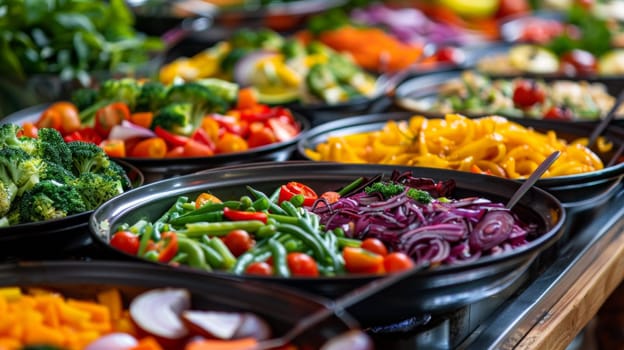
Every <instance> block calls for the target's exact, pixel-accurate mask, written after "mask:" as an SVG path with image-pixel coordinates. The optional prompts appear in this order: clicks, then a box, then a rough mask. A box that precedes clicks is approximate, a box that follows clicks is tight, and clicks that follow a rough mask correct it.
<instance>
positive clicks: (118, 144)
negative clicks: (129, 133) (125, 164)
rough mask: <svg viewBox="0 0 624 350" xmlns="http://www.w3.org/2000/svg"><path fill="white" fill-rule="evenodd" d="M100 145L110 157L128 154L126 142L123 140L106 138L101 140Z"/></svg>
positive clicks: (121, 156) (120, 156)
mask: <svg viewBox="0 0 624 350" xmlns="http://www.w3.org/2000/svg"><path fill="white" fill-rule="evenodd" d="M100 147H102V149H103V150H104V152H106V154H108V156H109V157H114V158H123V157H125V156H126V144H125V143H124V141H123V140H112V139H109V140H104V141H102V142H100Z"/></svg>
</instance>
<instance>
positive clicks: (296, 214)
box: [280, 201, 299, 218]
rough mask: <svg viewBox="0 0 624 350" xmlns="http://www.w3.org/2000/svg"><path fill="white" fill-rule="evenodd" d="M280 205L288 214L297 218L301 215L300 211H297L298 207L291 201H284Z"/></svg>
mask: <svg viewBox="0 0 624 350" xmlns="http://www.w3.org/2000/svg"><path fill="white" fill-rule="evenodd" d="M280 207H281V208H282V209H283V210H284V211H285V212H286V214H287V215H289V216H293V217H296V218H298V217H299V212H298V211H297V208H296V207H295V206H294V205H293V204H292V203H290V202H289V201H283V202H282V203H281V204H280Z"/></svg>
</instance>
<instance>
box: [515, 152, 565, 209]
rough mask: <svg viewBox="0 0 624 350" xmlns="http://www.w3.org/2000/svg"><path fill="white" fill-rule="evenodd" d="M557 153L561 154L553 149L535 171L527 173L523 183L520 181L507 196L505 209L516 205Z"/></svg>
mask: <svg viewBox="0 0 624 350" xmlns="http://www.w3.org/2000/svg"><path fill="white" fill-rule="evenodd" d="M559 155H561V152H560V151H554V152H553V153H551V154H550V155H549V156H548V157H546V159H544V161H543V162H541V163H540V165H539V166H538V167H537V169H535V171H534V172H533V173H531V175H529V177H528V178H527V179H526V180H524V183H522V186H520V187H518V189H517V190H516V192H514V194H513V195H512V196H511V198H509V201H508V202H507V205H505V207H506V208H507V209H511V208H513V206H514V205H516V203H518V201H519V200H520V198H522V196H524V194H525V193H526V192H527V191H528V190H529V189H531V187H533V185H534V184H535V182H537V180H539V179H540V177H542V175H544V173H545V172H546V170H548V168H550V166H551V165H552V163H554V162H555V160H557V158H559Z"/></svg>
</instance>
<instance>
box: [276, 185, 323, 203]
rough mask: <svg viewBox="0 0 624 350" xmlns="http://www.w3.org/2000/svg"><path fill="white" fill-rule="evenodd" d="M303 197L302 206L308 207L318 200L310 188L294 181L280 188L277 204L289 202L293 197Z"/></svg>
mask: <svg viewBox="0 0 624 350" xmlns="http://www.w3.org/2000/svg"><path fill="white" fill-rule="evenodd" d="M297 194H301V195H303V205H306V206H310V205H312V204H314V201H315V200H316V199H317V198H318V195H317V194H316V192H314V190H313V189H311V188H310V187H308V186H306V185H304V184H302V183H299V182H295V181H291V182H289V183H287V184H285V185H282V187H280V192H279V202H280V203H281V202H283V201H287V200H290V199H291V198H292V197H293V196H295V195H297Z"/></svg>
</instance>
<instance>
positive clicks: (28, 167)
mask: <svg viewBox="0 0 624 350" xmlns="http://www.w3.org/2000/svg"><path fill="white" fill-rule="evenodd" d="M130 188H132V183H131V181H130V179H129V178H128V176H127V175H126V171H125V170H124V169H123V168H122V167H121V166H120V165H119V164H117V163H115V162H114V161H112V160H110V159H109V157H108V156H107V155H106V153H104V151H103V150H102V149H101V148H99V147H97V146H95V145H93V144H91V143H86V142H80V141H77V142H67V143H66V142H65V141H64V140H63V138H62V136H61V134H60V133H59V132H58V131H56V130H55V129H51V128H43V129H41V130H39V133H38V136H37V137H31V136H29V135H25V130H24V129H22V128H20V127H19V126H18V125H15V124H3V125H0V227H7V226H10V225H16V224H24V223H29V222H37V221H46V220H54V219H60V218H64V217H66V216H69V215H73V214H79V213H82V212H85V211H89V210H94V209H95V208H96V207H98V206H99V205H100V204H102V203H104V202H105V201H107V200H109V199H111V198H112V197H114V196H116V195H118V194H121V193H122V192H124V191H126V190H129V189H130Z"/></svg>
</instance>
